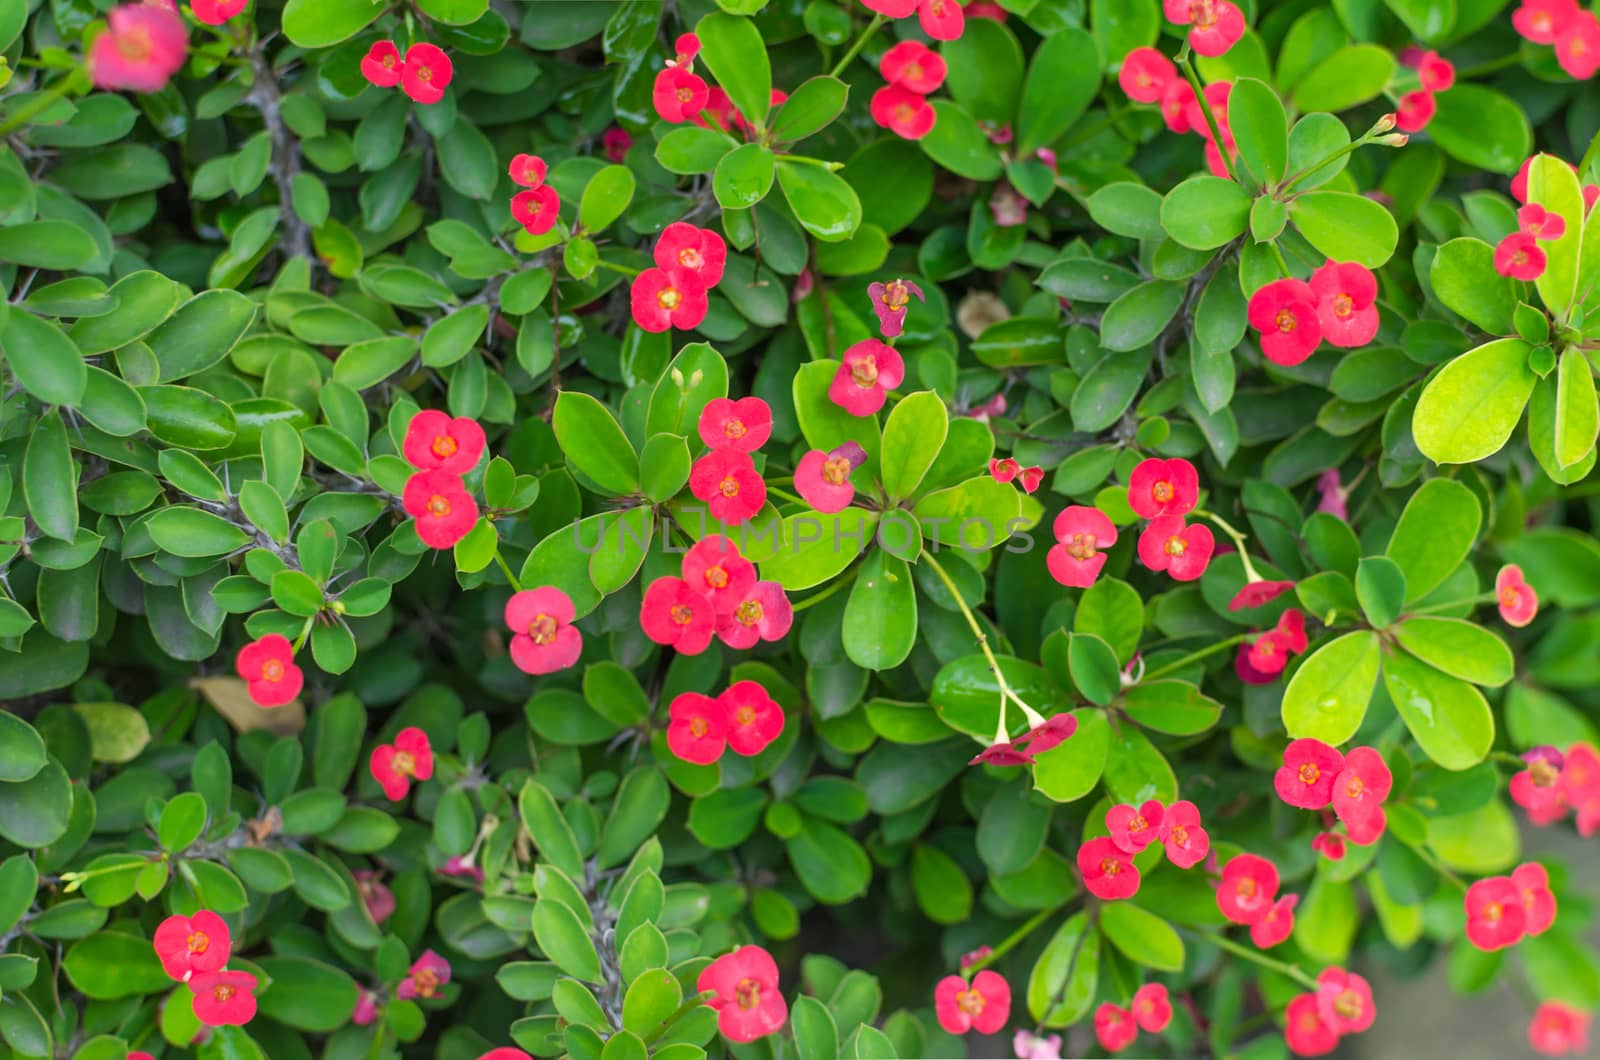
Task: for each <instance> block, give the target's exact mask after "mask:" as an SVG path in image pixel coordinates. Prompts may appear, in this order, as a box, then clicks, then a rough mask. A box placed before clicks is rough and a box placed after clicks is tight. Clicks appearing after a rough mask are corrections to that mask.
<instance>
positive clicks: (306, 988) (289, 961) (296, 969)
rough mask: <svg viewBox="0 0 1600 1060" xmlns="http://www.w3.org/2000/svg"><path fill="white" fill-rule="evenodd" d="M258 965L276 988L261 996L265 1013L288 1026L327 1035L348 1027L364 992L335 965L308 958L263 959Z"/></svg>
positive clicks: (261, 1003) (262, 993)
mask: <svg viewBox="0 0 1600 1060" xmlns="http://www.w3.org/2000/svg"><path fill="white" fill-rule="evenodd" d="M256 964H257V965H258V966H259V967H260V968H261V970H262V971H263V972H265V973H266V974H267V977H268V978H269V979H271V980H272V985H271V986H270V987H268V988H267V989H266V990H263V991H262V992H261V993H260V994H259V995H258V999H259V1004H260V1006H261V1014H262V1015H264V1016H266V1017H267V1018H269V1019H273V1020H277V1021H278V1022H279V1023H282V1024H283V1025H284V1026H286V1027H293V1028H294V1029H296V1030H301V1031H309V1032H311V1033H314V1034H327V1033H329V1032H330V1031H334V1030H337V1029H338V1028H340V1027H342V1026H344V1024H345V1023H346V1022H348V1021H349V1019H350V1014H351V1013H352V1012H354V1011H355V1007H356V1001H357V1000H358V999H359V997H360V990H359V989H358V988H357V987H356V982H355V980H354V979H352V978H350V976H348V975H347V974H345V973H344V972H343V971H341V970H340V969H338V968H335V967H334V966H333V965H331V964H324V963H322V962H321V961H314V960H311V959H310V958H308V957H261V958H258V959H257V960H256Z"/></svg>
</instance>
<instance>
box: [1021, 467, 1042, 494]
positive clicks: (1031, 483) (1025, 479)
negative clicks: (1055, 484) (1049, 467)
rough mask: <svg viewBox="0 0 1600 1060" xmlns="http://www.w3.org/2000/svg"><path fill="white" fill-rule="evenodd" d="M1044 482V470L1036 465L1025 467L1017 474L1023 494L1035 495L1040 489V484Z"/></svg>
mask: <svg viewBox="0 0 1600 1060" xmlns="http://www.w3.org/2000/svg"><path fill="white" fill-rule="evenodd" d="M1043 481H1044V468H1042V467H1039V466H1037V465H1035V466H1034V467H1025V468H1023V469H1022V470H1021V471H1019V472H1017V485H1019V486H1021V487H1022V492H1023V493H1034V492H1036V491H1037V490H1038V489H1039V484H1040V483H1042V482H1043Z"/></svg>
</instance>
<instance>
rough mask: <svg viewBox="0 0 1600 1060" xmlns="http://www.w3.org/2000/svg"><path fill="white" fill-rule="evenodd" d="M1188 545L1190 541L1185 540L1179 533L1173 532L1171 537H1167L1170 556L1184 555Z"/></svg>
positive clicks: (1167, 548)
mask: <svg viewBox="0 0 1600 1060" xmlns="http://www.w3.org/2000/svg"><path fill="white" fill-rule="evenodd" d="M1188 547H1189V542H1187V541H1185V540H1184V539H1183V538H1181V537H1179V536H1178V535H1177V534H1173V535H1172V536H1171V537H1169V538H1167V545H1166V550H1167V555H1169V556H1181V555H1183V553H1184V550H1185V549H1187V548H1188Z"/></svg>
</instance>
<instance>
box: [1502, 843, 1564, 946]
mask: <svg viewBox="0 0 1600 1060" xmlns="http://www.w3.org/2000/svg"><path fill="white" fill-rule="evenodd" d="M1511 885H1512V886H1513V887H1515V888H1516V889H1517V895H1518V897H1519V898H1521V900H1522V926H1523V930H1524V931H1526V932H1527V933H1528V934H1530V935H1542V934H1544V933H1545V932H1546V931H1548V930H1549V929H1550V925H1551V924H1554V923H1555V922H1556V896H1555V894H1554V893H1553V892H1552V891H1551V890H1550V874H1549V872H1547V871H1545V867H1544V866H1543V865H1541V864H1539V863H1538V862H1537V861H1530V862H1527V863H1526V864H1523V865H1518V866H1517V867H1516V868H1515V869H1513V870H1511Z"/></svg>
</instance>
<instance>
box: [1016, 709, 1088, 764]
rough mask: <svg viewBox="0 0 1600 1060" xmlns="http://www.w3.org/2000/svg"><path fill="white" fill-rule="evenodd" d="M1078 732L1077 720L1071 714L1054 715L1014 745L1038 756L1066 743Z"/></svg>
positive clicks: (1029, 731) (1024, 734)
mask: <svg viewBox="0 0 1600 1060" xmlns="http://www.w3.org/2000/svg"><path fill="white" fill-rule="evenodd" d="M1077 731H1078V719H1077V718H1074V717H1073V716H1072V715H1071V714H1069V713H1063V714H1054V715H1051V716H1050V717H1048V718H1046V719H1045V720H1044V721H1043V722H1041V723H1040V724H1038V725H1035V726H1034V727H1033V728H1031V729H1029V730H1028V731H1027V732H1025V733H1023V734H1022V735H1021V736H1018V737H1017V738H1016V740H1015V741H1014V745H1015V746H1017V747H1023V748H1026V749H1027V753H1028V754H1029V755H1032V756H1038V755H1042V754H1044V753H1045V752H1046V751H1051V750H1054V749H1055V748H1057V747H1059V746H1061V745H1062V744H1064V743H1066V742H1067V741H1068V740H1070V739H1071V738H1072V734H1073V733H1075V732H1077Z"/></svg>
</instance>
